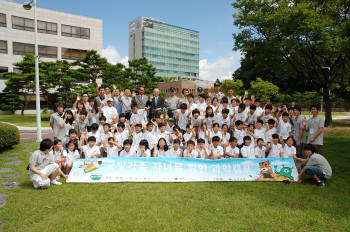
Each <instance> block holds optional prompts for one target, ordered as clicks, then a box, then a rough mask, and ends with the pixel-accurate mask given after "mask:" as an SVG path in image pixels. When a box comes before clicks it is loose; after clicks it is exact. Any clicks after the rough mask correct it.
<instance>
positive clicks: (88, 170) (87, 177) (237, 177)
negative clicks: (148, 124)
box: [67, 157, 298, 183]
mask: <svg viewBox="0 0 350 232" xmlns="http://www.w3.org/2000/svg"><path fill="white" fill-rule="evenodd" d="M297 178H298V172H297V169H296V167H295V164H294V160H293V158H266V159H219V160H208V159H188V158H121V157H116V158H99V159H77V160H75V161H74V165H73V168H72V170H71V172H70V174H69V177H68V179H67V182H70V183H99V182H100V183H102V182H196V181H291V182H292V181H297Z"/></svg>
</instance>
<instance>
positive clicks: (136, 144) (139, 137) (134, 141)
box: [132, 131, 145, 148]
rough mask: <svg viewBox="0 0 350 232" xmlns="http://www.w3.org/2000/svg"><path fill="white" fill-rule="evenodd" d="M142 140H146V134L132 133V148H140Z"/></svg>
mask: <svg viewBox="0 0 350 232" xmlns="http://www.w3.org/2000/svg"><path fill="white" fill-rule="evenodd" d="M142 139H145V136H144V134H143V133H142V132H139V133H136V131H134V132H133V133H132V146H133V147H135V148H136V147H139V145H140V141H141V140H142Z"/></svg>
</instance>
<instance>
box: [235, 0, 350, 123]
mask: <svg viewBox="0 0 350 232" xmlns="http://www.w3.org/2000/svg"><path fill="white" fill-rule="evenodd" d="M232 6H233V7H234V8H235V13H234V14H233V17H234V25H235V26H238V27H239V28H240V29H241V30H240V32H238V33H235V34H233V37H234V40H235V45H234V49H235V50H241V51H242V52H243V53H245V54H246V55H247V56H246V57H245V58H244V59H243V62H242V64H245V63H248V64H249V65H250V66H251V67H253V68H254V72H252V74H253V75H258V74H259V72H262V74H265V75H270V78H271V79H272V80H276V79H280V80H278V81H276V82H277V83H280V84H281V82H283V83H285V85H284V86H283V87H285V88H286V89H289V90H290V89H293V88H294V87H295V86H298V87H299V88H302V89H308V90H314V91H317V92H318V93H319V94H320V95H322V96H323V102H324V105H325V111H326V120H325V125H326V126H328V125H330V124H331V123H332V114H331V96H330V94H331V93H332V94H339V95H340V94H344V92H348V90H346V86H347V85H348V84H349V77H350V75H349V62H350V61H349V55H350V20H349V16H350V0H321V1H320V0H297V1H296V0H271V1H264V0H237V1H236V2H234V3H232ZM248 59H250V60H251V61H253V62H255V63H256V65H254V64H253V63H252V62H249V60H248ZM262 66H265V68H261V67H262ZM259 67H260V68H259ZM246 72H247V68H246V67H241V69H240V70H239V73H237V74H239V75H238V76H245V74H246ZM248 76H249V75H248ZM259 76H262V75H259ZM255 77H256V76H255ZM255 77H254V78H255ZM249 78H251V79H254V78H252V77H251V76H250V77H249ZM276 82H275V83H276ZM277 83H276V84H277ZM279 86H280V87H281V85H279ZM282 90H283V89H282Z"/></svg>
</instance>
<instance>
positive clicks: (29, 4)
mask: <svg viewBox="0 0 350 232" xmlns="http://www.w3.org/2000/svg"><path fill="white" fill-rule="evenodd" d="M32 6H33V8H34V37H35V39H34V40H35V41H34V43H35V102H36V141H37V142H41V112H40V88H39V55H38V25H37V20H36V0H31V1H30V2H25V3H23V8H24V9H25V10H31V9H32Z"/></svg>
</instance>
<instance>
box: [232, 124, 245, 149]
mask: <svg viewBox="0 0 350 232" xmlns="http://www.w3.org/2000/svg"><path fill="white" fill-rule="evenodd" d="M246 135H247V134H246V132H245V130H243V129H242V130H238V129H237V128H236V130H235V132H233V136H234V137H235V138H236V139H237V142H238V144H239V145H240V144H243V138H244V136H246Z"/></svg>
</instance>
